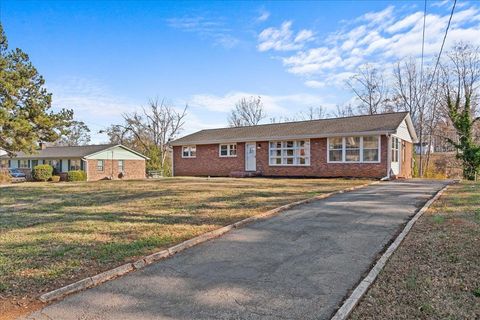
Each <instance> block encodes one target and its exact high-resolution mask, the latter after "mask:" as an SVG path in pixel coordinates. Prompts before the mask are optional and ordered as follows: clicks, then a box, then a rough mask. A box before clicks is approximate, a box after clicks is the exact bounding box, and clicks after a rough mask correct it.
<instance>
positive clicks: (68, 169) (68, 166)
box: [67, 159, 70, 171]
mask: <svg viewBox="0 0 480 320" xmlns="http://www.w3.org/2000/svg"><path fill="white" fill-rule="evenodd" d="M67 171H70V159H68V165H67Z"/></svg>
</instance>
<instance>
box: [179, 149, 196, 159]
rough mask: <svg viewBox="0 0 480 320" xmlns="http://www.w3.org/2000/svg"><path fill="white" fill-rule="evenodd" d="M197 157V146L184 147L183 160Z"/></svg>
mask: <svg viewBox="0 0 480 320" xmlns="http://www.w3.org/2000/svg"><path fill="white" fill-rule="evenodd" d="M196 156H197V146H183V147H182V158H195V157H196Z"/></svg>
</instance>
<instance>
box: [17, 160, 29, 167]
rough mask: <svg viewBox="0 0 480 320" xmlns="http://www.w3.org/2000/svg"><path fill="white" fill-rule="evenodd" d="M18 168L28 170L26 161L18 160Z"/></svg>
mask: <svg viewBox="0 0 480 320" xmlns="http://www.w3.org/2000/svg"><path fill="white" fill-rule="evenodd" d="M18 167H19V168H28V160H18Z"/></svg>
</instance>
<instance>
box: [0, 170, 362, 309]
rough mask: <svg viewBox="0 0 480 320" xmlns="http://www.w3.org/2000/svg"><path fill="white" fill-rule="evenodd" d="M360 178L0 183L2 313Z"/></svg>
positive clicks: (342, 187)
mask: <svg viewBox="0 0 480 320" xmlns="http://www.w3.org/2000/svg"><path fill="white" fill-rule="evenodd" d="M363 183H365V181H362V180H339V179H337V180H334V179H331V180H328V179H260V178H259V179H228V178H218V179H206V178H170V179H164V180H156V181H99V182H93V183H88V182H81V183H55V184H54V183H23V184H19V185H14V186H11V187H6V188H0V298H3V299H2V300H1V301H0V314H2V313H3V314H4V315H5V314H6V312H7V311H8V310H10V311H11V310H13V309H15V308H16V307H15V305H16V304H20V305H27V306H28V305H29V303H31V302H32V301H33V299H34V298H35V297H36V296H37V295H38V294H39V293H41V292H44V291H48V290H51V289H54V288H57V287H60V286H62V285H65V284H68V283H71V282H74V281H76V280H78V279H81V278H83V277H85V276H91V275H94V274H96V273H98V272H100V271H103V270H106V269H109V268H112V267H115V266H117V265H120V264H122V263H125V262H126V261H132V260H133V259H135V258H136V257H139V256H142V255H146V254H149V253H151V252H154V251H157V250H160V249H162V248H165V247H168V246H170V245H173V244H175V243H178V242H180V241H182V240H185V239H188V238H192V237H194V236H196V235H199V234H201V233H204V232H207V231H210V230H213V229H216V228H219V227H221V226H224V225H227V224H230V223H232V222H235V221H238V220H240V219H243V218H246V217H249V216H252V215H255V214H257V213H260V212H264V211H266V210H269V209H272V208H275V207H278V206H280V205H283V204H286V203H289V202H293V201H297V200H300V199H305V198H309V197H312V196H315V195H318V194H321V193H327V192H331V191H335V190H339V189H344V188H346V187H350V186H353V185H359V184H363ZM14 311H15V310H14ZM0 318H1V316H0Z"/></svg>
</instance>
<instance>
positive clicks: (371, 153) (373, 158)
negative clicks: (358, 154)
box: [363, 136, 380, 162]
mask: <svg viewBox="0 0 480 320" xmlns="http://www.w3.org/2000/svg"><path fill="white" fill-rule="evenodd" d="M379 147H380V137H375V136H371V137H363V162H378V159H379V158H380V151H379V150H380V148H379Z"/></svg>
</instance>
